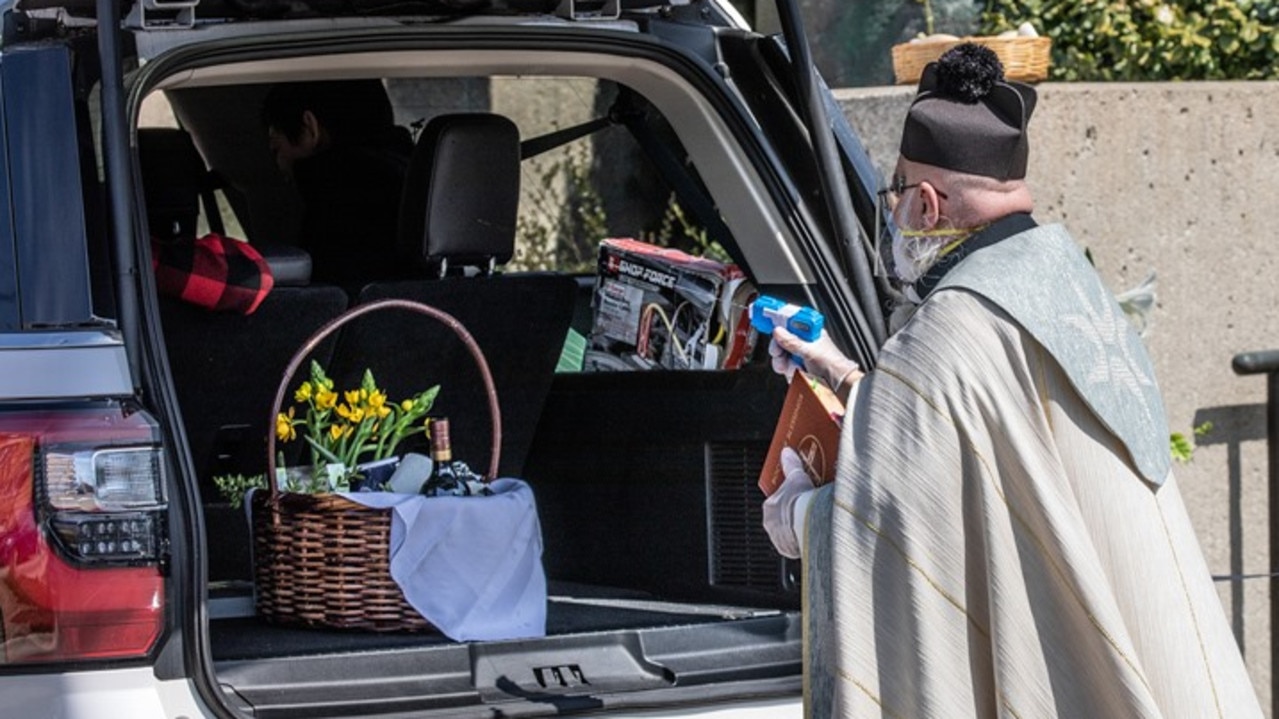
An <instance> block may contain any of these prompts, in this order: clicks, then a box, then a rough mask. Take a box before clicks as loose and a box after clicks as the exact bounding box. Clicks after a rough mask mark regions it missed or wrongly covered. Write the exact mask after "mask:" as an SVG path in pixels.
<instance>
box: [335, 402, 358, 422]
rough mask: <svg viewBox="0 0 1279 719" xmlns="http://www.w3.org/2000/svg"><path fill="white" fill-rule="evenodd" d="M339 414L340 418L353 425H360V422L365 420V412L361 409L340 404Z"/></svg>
mask: <svg viewBox="0 0 1279 719" xmlns="http://www.w3.org/2000/svg"><path fill="white" fill-rule="evenodd" d="M337 412H338V416H339V417H341V418H342V419H345V420H347V421H348V422H351V423H353V424H358V423H359V421H360V420H362V419H364V410H363V409H361V408H359V407H355V406H351V405H345V404H340V405H338V409H337Z"/></svg>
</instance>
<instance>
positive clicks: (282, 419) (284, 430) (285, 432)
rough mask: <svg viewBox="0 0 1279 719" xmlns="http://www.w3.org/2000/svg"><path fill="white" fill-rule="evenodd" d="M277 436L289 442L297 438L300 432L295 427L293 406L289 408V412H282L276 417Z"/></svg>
mask: <svg viewBox="0 0 1279 719" xmlns="http://www.w3.org/2000/svg"><path fill="white" fill-rule="evenodd" d="M275 436H276V438H278V439H279V440H280V441H281V442H289V441H292V440H294V439H297V436H298V432H297V430H296V429H294V428H293V408H292V407H290V408H289V413H288V414H285V413H283V412H281V413H280V414H278V415H276V417H275Z"/></svg>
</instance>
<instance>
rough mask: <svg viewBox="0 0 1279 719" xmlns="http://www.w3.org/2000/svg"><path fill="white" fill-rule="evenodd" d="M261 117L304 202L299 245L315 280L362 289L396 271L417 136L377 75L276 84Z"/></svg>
mask: <svg viewBox="0 0 1279 719" xmlns="http://www.w3.org/2000/svg"><path fill="white" fill-rule="evenodd" d="M262 123H263V125H264V126H265V127H266V131H267V138H268V142H269V144H270V149H271V152H272V154H273V155H274V156H275V162H276V165H277V166H278V167H279V168H280V170H281V171H282V172H283V173H285V175H286V176H287V177H289V178H290V179H291V180H292V182H293V183H294V185H295V186H296V187H297V189H298V192H299V194H300V195H301V198H302V203H303V208H304V209H303V217H302V223H301V235H300V241H299V245H300V246H301V247H302V248H303V249H305V250H307V251H308V252H309V253H310V255H311V259H312V263H313V270H312V278H313V280H314V281H316V282H322V283H328V284H336V285H340V286H344V287H358V286H359V285H360V284H362V283H364V282H367V281H370V280H375V279H388V278H392V277H396V276H397V275H398V274H399V273H400V271H401V270H400V269H399V268H401V267H403V263H401V262H398V261H397V258H396V253H395V239H396V228H397V222H398V213H399V203H400V193H401V190H402V187H403V184H404V176H405V173H406V171H407V169H408V160H409V155H410V154H411V153H412V151H413V141H412V137H411V136H410V134H409V132H408V130H407V129H405V128H403V127H400V126H398V125H396V124H395V119H394V113H393V111H392V107H391V101H390V98H389V97H388V95H387V93H386V88H385V87H384V86H383V85H382V83H381V81H380V80H340V81H325V82H298V83H287V84H280V85H276V86H274V87H272V88H271V90H270V91H269V92H268V93H267V96H266V98H265V100H264V102H263V105H262Z"/></svg>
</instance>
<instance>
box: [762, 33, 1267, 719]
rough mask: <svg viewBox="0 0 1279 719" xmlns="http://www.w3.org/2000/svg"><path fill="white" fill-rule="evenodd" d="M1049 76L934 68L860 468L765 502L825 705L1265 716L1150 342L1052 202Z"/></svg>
mask: <svg viewBox="0 0 1279 719" xmlns="http://www.w3.org/2000/svg"><path fill="white" fill-rule="evenodd" d="M1034 106H1035V92H1034V90H1033V89H1032V88H1031V87H1029V86H1026V85H1023V84H1020V83H1016V82H1009V81H1007V80H1005V79H1004V78H1003V73H1002V68H1001V67H1000V66H999V61H998V59H997V58H996V57H995V56H994V53H992V52H990V51H989V50H988V49H986V48H982V47H979V46H976V45H971V44H965V45H960V46H958V47H957V48H955V49H953V50H951V51H949V52H948V53H947V54H946V55H945V56H943V57H942V58H941V59H940V60H939V61H938V62H937V63H934V64H932V65H930V66H929V67H928V68H927V69H926V70H925V72H924V76H923V78H922V79H921V81H920V87H919V92H918V94H917V95H916V97H915V99H914V101H913V103H912V105H911V108H910V110H909V114H908V117H907V120H906V124H905V128H904V132H903V137H902V144H901V151H900V158H899V161H898V163H897V167H896V173H895V176H894V178H893V181H892V185H891V186H890V187H889V188H888V190H886V194H887V200H888V202H889V204H890V206H891V207H892V210H893V212H892V214H893V219H894V222H895V223H896V225H897V226H898V229H899V232H898V233H896V234H895V236H894V241H893V265H894V273H895V274H896V275H897V277H898V279H899V280H900V281H901V283H902V293H903V307H902V308H901V309H900V310H899V311H898V312H895V313H894V319H893V324H894V325H895V327H894V328H893V329H894V332H893V333H892V334H891V336H890V337H889V339H888V341H887V342H886V343H885V345H884V346H883V348H882V350H881V353H880V355H879V360H878V365H877V366H876V367H875V368H874V370H873V371H871V372H869V373H868V374H865V375H864V376H863V374H862V372H861V370H860V368H858V367H857V366H856V364H855V363H853V362H852V361H851V360H849V359H847V358H846V357H844V356H843V355H842V354H840V353H839V351H838V350H837V349H836V348H835V346H834V344H833V342H831V340H830V339H829V338H827V337H822V338H821V339H819V340H818V341H816V342H812V343H808V342H804V341H802V340H799V339H798V338H796V337H795V336H794V335H791V334H789V333H787V332H786V331H785V330H784V329H779V330H776V331H775V333H774V337H773V340H774V341H773V346H772V348H771V349H772V351H773V353H774V366H775V367H776V368H777V369H778V371H781V372H786V373H788V374H789V373H790V372H792V371H793V369H794V360H795V358H800V359H802V360H803V362H804V366H805V367H806V368H807V369H808V370H809V371H810V372H811V373H813V374H815V375H816V376H818V377H819V378H822V379H824V380H825V381H826V382H827V383H828V384H830V385H831V386H832V387H834V388H836V389H837V390H838V391H839V392H840V393H841V394H843V395H845V396H846V397H847V400H848V411H847V413H846V415H845V419H844V426H843V434H842V438H841V443H840V448H839V458H838V472H837V478H836V480H835V482H833V483H832V484H830V485H827V486H825V487H822V488H820V489H816V490H814V489H812V484H811V481H810V480H809V478H808V476H807V473H806V472H805V470H804V467H803V464H802V462H801V461H800V460H799V458H798V456H797V455H796V454H795V453H794V452H786V453H784V454H783V468H784V471H785V474H786V481H785V482H784V483H783V485H782V487H781V488H780V489H779V490H778V491H777V492H776V493H775V494H774V495H772V496H771V497H770V498H769V499H768V500H767V501H766V502H765V507H764V512H765V527H766V528H767V529H768V531H769V534H770V536H771V537H772V539H773V542H774V544H775V545H776V546H777V548H778V550H779V551H781V552H782V553H783V554H787V555H789V556H796V557H798V556H802V557H803V560H804V568H805V622H806V625H807V626H806V631H805V646H806V654H807V656H806V663H805V706H806V710H807V713H808V715H809V716H812V717H841V718H842V717H906V718H925V717H1009V718H1010V719H1032V718H1039V717H1065V718H1069V719H1075V718H1080V719H1085V718H1087V719H1093V718H1109V717H1114V718H1116V719H1146V718H1150V719H1153V718H1155V717H1164V718H1173V717H1184V718H1186V719H1203V718H1205V717H1217V718H1220V719H1245V718H1250V717H1260V716H1262V712H1261V708H1260V705H1259V703H1258V700H1257V695H1256V692H1255V691H1254V689H1253V687H1252V685H1251V684H1250V682H1249V678H1248V675H1247V672H1246V670H1245V667H1244V664H1243V660H1242V658H1241V656H1240V653H1239V649H1238V647H1237V646H1236V644H1235V642H1234V638H1233V636H1232V634H1231V632H1230V627H1229V625H1228V623H1227V621H1226V617H1225V612H1224V610H1223V608H1222V605H1221V601H1220V599H1219V598H1218V595H1217V593H1216V591H1215V590H1214V588H1213V584H1212V579H1211V576H1210V574H1209V571H1208V567H1207V565H1206V563H1205V561H1204V558H1203V554H1202V552H1201V550H1200V548H1199V544H1198V542H1197V540H1196V538H1195V533H1194V528H1193V527H1192V526H1191V523H1190V519H1189V517H1188V515H1187V513H1186V509H1185V506H1184V504H1183V502H1182V499H1181V494H1180V492H1179V490H1178V487H1177V482H1176V478H1175V477H1174V476H1173V473H1172V470H1171V461H1170V452H1169V443H1168V437H1169V433H1168V425H1167V420H1166V417H1165V414H1164V407H1163V401H1162V399H1161V397H1160V393H1159V388H1158V386H1157V384H1156V382H1155V377H1154V373H1153V370H1152V367H1151V363H1150V360H1149V358H1148V356H1147V354H1146V351H1145V348H1144V347H1143V345H1142V342H1141V340H1140V338H1139V337H1138V336H1137V334H1136V332H1135V331H1134V330H1133V328H1132V327H1131V326H1130V324H1129V323H1128V321H1127V320H1126V318H1125V316H1124V313H1123V311H1122V310H1121V308H1120V307H1119V305H1118V303H1117V302H1116V301H1115V299H1114V297H1113V296H1112V295H1111V294H1110V293H1109V292H1108V291H1107V290H1106V288H1105V287H1104V286H1103V284H1102V282H1101V280H1100V278H1099V277H1098V275H1097V273H1096V272H1095V271H1094V269H1093V268H1092V266H1091V264H1090V263H1089V261H1088V260H1087V259H1086V257H1085V255H1084V253H1083V251H1082V249H1081V248H1080V247H1079V246H1078V245H1077V244H1076V243H1075V242H1074V241H1073V240H1072V238H1071V237H1070V235H1069V234H1068V233H1067V232H1066V230H1065V229H1064V228H1062V227H1061V226H1058V225H1041V224H1039V223H1037V222H1036V221H1035V220H1034V218H1033V217H1032V216H1031V210H1032V200H1031V197H1030V194H1029V191H1028V189H1027V187H1026V184H1025V180H1024V178H1025V170H1026V159H1027V151H1028V150H1027V148H1028V144H1027V136H1026V124H1027V121H1028V120H1029V119H1030V116H1031V113H1032V112H1033V110H1034Z"/></svg>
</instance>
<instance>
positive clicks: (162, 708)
mask: <svg viewBox="0 0 1279 719" xmlns="http://www.w3.org/2000/svg"><path fill="white" fill-rule="evenodd" d="M0 697H3V699H0V705H2V706H3V714H4V716H8V717H24V719H46V718H48V719H54V718H57V719H153V718H154V719H164V718H167V717H178V716H185V717H190V718H191V719H195V718H196V717H209V716H213V714H212V713H211V712H210V711H209V710H208V708H207V707H206V706H205V705H204V703H203V702H201V701H200V700H199V698H197V696H196V693H195V687H194V686H192V684H191V683H190V682H188V681H160V680H158V679H156V678H155V673H154V672H153V671H152V670H151V668H150V667H137V668H132V669H105V670H100V671H88V672H64V673H49V674H24V675H12V676H0Z"/></svg>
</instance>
